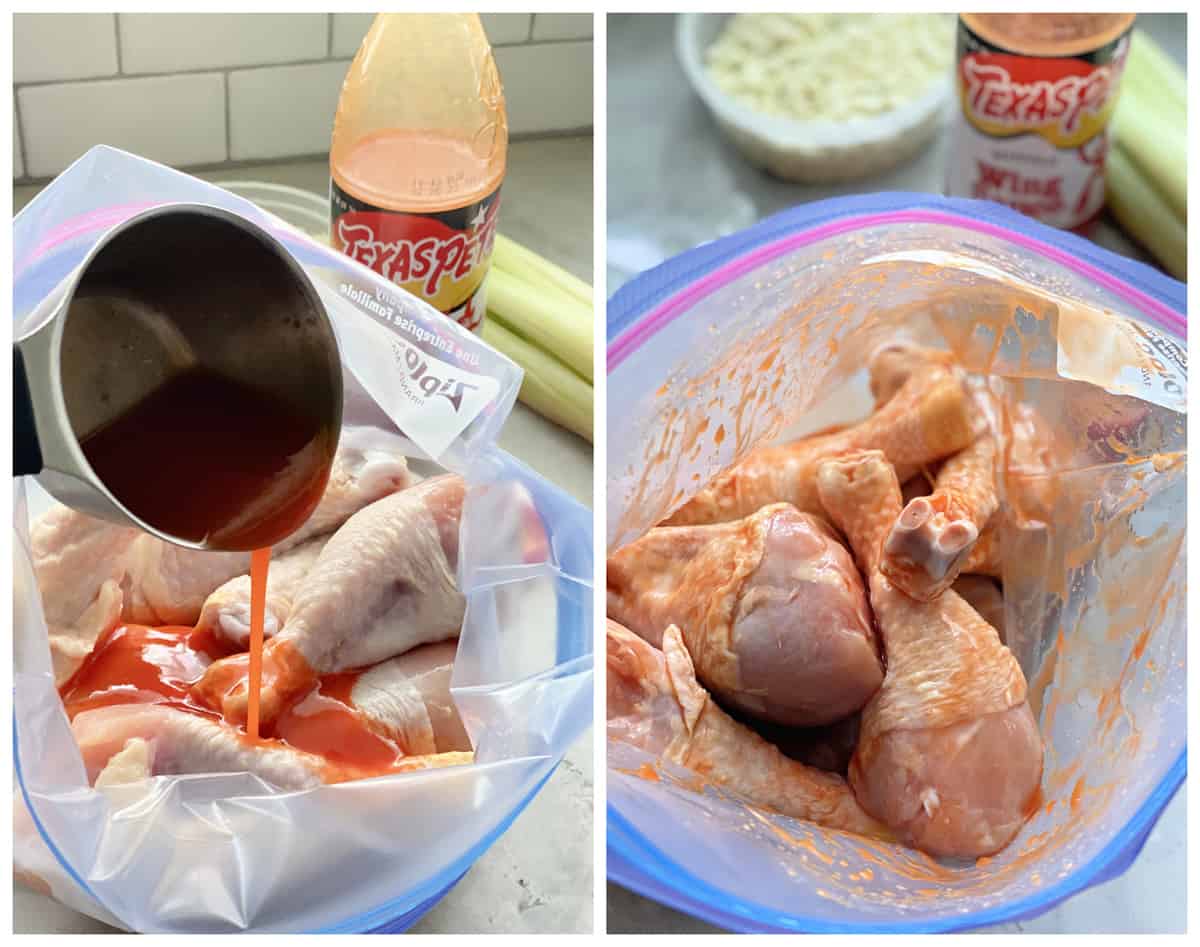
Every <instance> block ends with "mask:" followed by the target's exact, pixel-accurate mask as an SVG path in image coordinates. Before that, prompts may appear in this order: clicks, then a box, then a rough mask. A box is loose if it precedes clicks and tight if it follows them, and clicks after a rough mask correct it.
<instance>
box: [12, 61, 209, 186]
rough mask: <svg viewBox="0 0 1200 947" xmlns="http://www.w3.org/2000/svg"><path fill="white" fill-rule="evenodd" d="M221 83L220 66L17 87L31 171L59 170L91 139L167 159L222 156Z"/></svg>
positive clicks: (188, 161)
mask: <svg viewBox="0 0 1200 947" xmlns="http://www.w3.org/2000/svg"><path fill="white" fill-rule="evenodd" d="M224 83H225V77H224V76H223V75H221V74H220V73H195V74H192V75H186V76H154V77H150V78H141V79H106V80H103V81H98V82H70V83H64V84H61V85H40V86H29V87H27V88H24V89H18V90H17V100H18V102H19V104H20V110H21V126H22V127H21V130H22V133H23V135H24V141H25V157H26V158H27V159H28V164H29V166H28V168H27V169H26V170H27V171H28V173H29V174H30V176H32V177H48V176H49V175H52V174H57V173H58V172H59V171H61V170H62V169H63V168H65V167H66V166H67V165H69V164H70V163H71V162H72V161H74V160H75V159H76V158H78V157H79V156H80V155H81V154H83V153H84V152H85V151H87V150H88V149H89V148H91V147H92V146H93V145H113V146H115V147H117V148H123V149H125V150H126V151H132V152H134V153H135V154H139V155H142V156H143V157H146V158H150V159H152V160H154V161H161V162H162V163H163V164H170V165H179V166H187V165H196V164H212V163H215V162H219V161H224V160H226V158H227V157H228V154H227V152H226V148H225V88H224Z"/></svg>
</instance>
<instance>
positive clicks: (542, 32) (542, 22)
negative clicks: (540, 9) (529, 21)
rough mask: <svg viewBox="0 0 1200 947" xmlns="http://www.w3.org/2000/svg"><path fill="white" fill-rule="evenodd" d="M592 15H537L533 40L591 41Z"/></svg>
mask: <svg viewBox="0 0 1200 947" xmlns="http://www.w3.org/2000/svg"><path fill="white" fill-rule="evenodd" d="M591 38H592V15H591V14H590V13H537V14H534V17H533V39H534V41H535V42H536V41H537V40H542V39H591Z"/></svg>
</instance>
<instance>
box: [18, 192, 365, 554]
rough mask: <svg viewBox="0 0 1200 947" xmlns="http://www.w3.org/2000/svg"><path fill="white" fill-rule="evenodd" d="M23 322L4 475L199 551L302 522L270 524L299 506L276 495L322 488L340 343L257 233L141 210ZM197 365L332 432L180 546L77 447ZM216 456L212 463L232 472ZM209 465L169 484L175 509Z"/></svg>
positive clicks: (303, 287) (211, 212) (276, 249)
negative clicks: (235, 512) (29, 477)
mask: <svg viewBox="0 0 1200 947" xmlns="http://www.w3.org/2000/svg"><path fill="white" fill-rule="evenodd" d="M31 321H32V322H33V324H34V325H35V328H34V329H33V330H32V331H31V332H30V333H29V334H27V335H26V336H24V337H23V338H21V339H19V340H18V341H17V342H16V343H15V344H14V346H13V377H14V407H13V421H14V423H13V428H14V445H13V473H14V475H22V474H35V475H37V479H38V482H39V483H40V484H41V485H42V486H43V487H44V488H45V489H46V490H47V491H49V492H50V493H51V494H53V495H54V496H55V497H56V498H57V499H59V500H60V501H62V502H63V503H65V504H67V505H68V506H71V507H73V508H75V509H77V510H80V511H81V512H85V513H88V514H91V515H94V516H97V517H101V518H103V519H106V520H110V521H112V522H115V523H120V524H125V525H134V526H137V527H139V528H140V529H143V530H145V531H146V532H148V533H151V534H152V535H155V536H158V537H159V538H161V539H165V540H168V541H170V542H173V543H177V544H179V545H183V546H187V547H190V548H197V549H226V550H234V549H236V550H244V549H249V548H259V547H263V546H269V545H272V544H274V543H275V542H278V541H279V540H280V539H283V538H284V536H286V535H287V534H288V533H290V532H291V531H292V529H294V527H295V526H296V525H298V524H297V523H295V522H284V521H283V520H280V521H279V522H274V521H272V519H271V516H272V514H273V511H274V510H277V509H280V508H281V506H283V505H286V503H287V502H288V501H289V500H290V499H294V498H292V497H289V496H287V495H286V494H287V493H288V492H289V491H290V492H294V491H295V490H296V489H298V488H299V486H300V485H304V486H305V487H306V488H307V489H309V490H310V491H312V490H313V489H314V485H315V491H316V494H317V495H318V496H319V493H320V492H321V491H323V489H324V486H325V484H326V482H327V481H328V477H329V470H330V467H331V465H332V461H333V454H334V451H335V450H336V448H337V439H338V433H339V432H340V430H341V418H342V369H341V361H340V358H339V356H338V349H337V341H336V338H335V336H334V332H333V327H332V325H331V324H330V321H329V317H328V314H327V313H326V311H325V308H324V306H323V305H322V303H321V300H320V297H319V296H318V294H317V292H316V290H315V289H314V287H313V286H312V284H311V283H310V282H309V279H308V277H307V275H306V274H305V273H304V271H303V269H302V268H301V267H300V265H299V264H298V263H297V262H296V261H295V260H294V259H293V258H292V257H291V256H290V255H289V254H288V253H287V252H286V251H285V250H284V249H283V247H282V246H281V245H280V243H279V242H278V241H277V240H276V239H275V238H274V237H272V236H271V235H270V234H269V233H267V232H266V231H265V230H263V229H262V228H260V227H258V226H256V225H254V224H252V223H250V222H249V221H247V220H245V219H243V218H241V217H238V216H237V215H235V214H232V213H230V212H228V211H226V210H223V209H222V208H219V207H212V206H208V205H204V204H183V203H180V204H167V205H161V206H158V207H154V208H152V209H150V210H147V211H144V212H142V213H139V214H136V215H134V216H132V217H130V218H128V219H127V220H125V221H123V222H122V223H120V224H117V225H116V226H114V227H113V228H112V229H110V230H109V231H108V232H107V233H105V234H104V236H103V237H101V238H100V240H99V241H98V242H97V243H96V245H95V246H94V247H93V248H92V249H91V251H90V252H89V253H88V255H87V257H86V258H85V259H84V260H83V262H82V263H81V264H80V265H79V266H78V267H76V269H75V270H74V271H73V272H72V273H71V274H70V275H68V276H67V277H66V279H64V280H63V281H62V282H61V283H60V284H59V285H58V286H57V287H56V288H55V289H54V290H53V291H52V292H51V293H50V295H49V296H48V297H47V298H46V299H45V300H43V302H42V303H41V304H40V305H39V306H38V308H37V310H36V311H35V313H34V315H33V317H32V320H31ZM197 370H201V371H205V372H211V373H214V374H216V375H219V376H221V377H224V378H228V379H231V380H233V381H236V382H237V383H239V384H244V385H245V386H247V387H248V389H252V390H253V391H255V392H259V393H261V395H262V396H263V397H268V398H273V399H276V401H277V402H278V403H279V404H281V405H284V406H287V408H288V410H291V411H294V412H296V413H297V415H298V416H303V417H304V418H305V419H306V421H308V420H310V421H311V423H312V424H313V426H314V428H319V429H321V430H322V431H326V432H328V436H325V437H322V438H320V439H314V441H313V442H312V443H311V444H308V445H306V447H305V449H304V450H302V451H299V452H296V453H294V454H291V455H289V456H288V457H286V458H280V459H279V461H280V470H281V471H284V470H286V472H287V476H286V477H285V478H281V479H280V480H279V481H278V482H277V483H275V484H273V485H272V486H271V487H270V489H268V490H265V491H263V495H261V496H257V497H254V498H252V499H253V503H248V504H247V509H246V511H245V513H244V515H242V516H241V517H240V519H239V520H238V523H237V527H236V528H234V527H229V528H226V529H222V530H218V531H215V532H213V533H210V534H207V535H204V536H202V537H194V536H193V537H187V536H179V535H172V533H171V532H170V531H169V530H168V529H164V528H163V527H162V524H161V523H155V522H151V521H148V520H147V519H146V517H145V516H143V515H139V512H138V510H135V509H132V508H131V507H130V505H129V503H128V499H129V497H128V496H126V497H121V496H118V495H116V493H114V491H113V490H112V489H110V487H111V485H110V484H105V483H104V482H103V481H102V479H101V478H100V477H99V476H98V475H97V474H96V472H95V470H93V468H92V466H91V465H90V464H89V462H88V459H87V457H86V456H85V453H84V451H83V449H82V447H81V444H82V443H83V442H84V441H85V440H86V439H87V437H88V436H89V435H91V434H94V433H95V432H97V431H99V430H102V429H103V428H104V427H105V426H106V425H108V424H110V423H112V422H114V421H117V420H118V419H120V418H121V417H122V416H123V415H125V414H126V412H129V411H130V410H133V409H135V408H136V407H137V406H138V405H139V404H140V403H143V402H144V399H146V398H147V397H148V396H150V395H153V394H154V393H155V392H157V391H160V389H161V388H162V386H163V385H164V384H166V383H168V382H170V381H171V380H172V379H173V378H177V377H178V376H179V375H180V374H181V373H185V372H189V371H197ZM202 410H203V409H202ZM213 410H214V411H215V410H218V409H217V408H216V407H215V406H214V409H213ZM212 421H213V422H214V423H219V421H220V418H219V417H217V416H214V417H213V418H212ZM266 433H268V432H264V434H266ZM213 447H214V449H213V452H212V463H213V464H219V463H225V464H236V463H237V462H238V459H237V458H236V457H228V456H222V452H221V450H220V445H213ZM213 469H214V468H212V467H209V468H207V471H206V468H205V467H204V466H203V465H201V466H198V467H197V468H196V470H195V472H194V477H192V476H191V475H189V478H188V479H187V480H186V482H179V483H178V484H176V483H174V482H173V483H172V485H171V488H172V489H176V488H177V489H178V494H179V502H180V503H189V502H194V499H193V498H194V497H195V496H196V495H198V494H201V493H203V489H202V488H203V486H204V478H205V477H206V476H208V475H209V474H211V472H212V470H213ZM148 475H150V476H152V475H153V472H152V470H151V471H149V472H148ZM272 492H273V494H274V495H271V494H272Z"/></svg>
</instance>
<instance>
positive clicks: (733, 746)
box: [607, 619, 889, 838]
mask: <svg viewBox="0 0 1200 947" xmlns="http://www.w3.org/2000/svg"><path fill="white" fill-rule="evenodd" d="M660 637H661V639H662V643H663V650H662V651H659V650H658V649H657V648H655V647H654V646H653V645H651V644H649V643H648V642H646V641H643V640H642V639H641V638H639V637H638V636H637V635H635V634H633V633H632V632H631V631H629V630H628V629H626V628H623V627H622V626H621V625H619V624H617V623H616V622H614V621H612V620H611V619H610V620H609V622H608V675H607V685H608V738H609V739H610V740H619V741H621V742H624V743H628V744H631V745H632V746H635V747H637V748H639V749H641V750H644V751H645V752H647V753H650V754H653V755H654V756H656V757H658V758H659V759H664V760H669V761H670V762H673V763H676V764H678V765H680V766H683V767H685V768H687V769H689V770H691V771H692V772H694V773H698V774H699V775H701V776H703V777H705V778H706V779H709V780H711V781H712V782H714V783H718V784H720V785H722V786H725V787H726V788H728V789H731V790H732V791H734V792H736V793H739V794H740V795H742V796H745V797H746V798H747V799H748V800H750V801H751V802H753V803H756V804H758V805H764V806H769V807H770V808H772V809H775V810H776V811H778V812H781V813H783V814H784V815H787V816H791V817H793V818H796V819H805V820H807V821H809V822H815V823H817V824H818V825H824V826H828V827H829V828H833V829H841V830H843V831H846V832H858V833H859V834H861V835H869V836H875V837H880V838H887V837H888V835H889V833H888V831H887V829H885V828H884V827H883V826H882V825H880V824H879V823H878V822H876V821H875V820H874V819H872V818H871V817H870V816H869V815H867V814H866V813H865V812H863V810H862V808H861V807H860V806H859V804H858V803H857V802H856V801H855V799H854V795H853V794H852V793H851V792H850V789H849V787H848V786H847V785H846V783H845V781H844V780H843V779H842V778H841V777H840V776H835V775H833V774H831V773H824V772H821V771H820V770H818V769H813V768H812V767H809V766H805V765H804V764H802V763H797V762H796V761H795V760H790V759H788V758H787V757H786V756H784V755H783V754H782V753H780V752H779V750H778V749H776V748H775V747H774V746H772V745H771V744H770V743H768V742H767V741H766V740H764V739H763V738H762V737H760V736H759V735H758V734H756V733H754V731H752V730H750V729H748V728H747V727H743V726H742V725H741V724H739V723H736V722H735V721H734V720H732V719H731V718H730V717H729V716H728V715H727V714H726V713H725V712H724V711H723V710H721V708H720V707H718V706H717V705H716V704H715V703H714V702H713V701H712V699H711V698H710V697H709V696H708V694H707V692H705V690H704V688H702V687H701V686H700V685H699V684H698V683H697V681H696V676H695V672H694V670H693V667H692V660H691V658H690V657H689V655H688V651H687V648H686V647H684V644H683V636H682V635H681V634H680V633H679V629H678V628H676V627H675V626H674V625H671V626H670V627H669V628H667V630H666V631H664V632H663V633H662V635H661V636H660Z"/></svg>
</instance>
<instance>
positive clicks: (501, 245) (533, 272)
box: [492, 233, 592, 306]
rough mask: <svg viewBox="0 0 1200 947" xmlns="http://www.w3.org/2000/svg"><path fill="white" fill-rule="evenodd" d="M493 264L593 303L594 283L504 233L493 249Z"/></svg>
mask: <svg viewBox="0 0 1200 947" xmlns="http://www.w3.org/2000/svg"><path fill="white" fill-rule="evenodd" d="M492 265H493V266H498V267H499V268H500V269H502V270H507V271H508V272H509V273H514V274H518V275H520V276H522V277H523V278H524V279H526V280H528V281H529V282H531V283H541V284H544V285H546V286H553V287H555V288H557V289H560V290H562V291H563V292H564V293H566V294H567V295H568V296H570V297H572V298H573V299H576V300H577V301H579V302H581V303H584V304H585V305H587V306H591V305H592V287H591V286H589V285H588V284H587V283H585V282H584V281H583V280H581V279H580V278H579V277H578V276H575V275H574V274H573V273H568V272H567V271H566V270H564V269H563V268H562V267H561V266H556V265H555V264H553V263H551V262H550V261H549V260H547V259H546V258H545V257H543V256H539V255H538V254H536V253H534V252H533V251H532V250H530V249H529V248H528V247H523V246H521V244H519V243H517V242H516V241H515V240H510V239H509V238H508V237H506V236H504V234H499V233H498V234H496V242H495V245H494V246H493V248H492Z"/></svg>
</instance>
